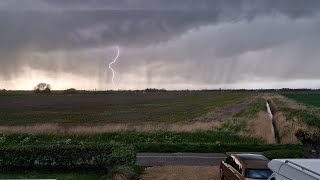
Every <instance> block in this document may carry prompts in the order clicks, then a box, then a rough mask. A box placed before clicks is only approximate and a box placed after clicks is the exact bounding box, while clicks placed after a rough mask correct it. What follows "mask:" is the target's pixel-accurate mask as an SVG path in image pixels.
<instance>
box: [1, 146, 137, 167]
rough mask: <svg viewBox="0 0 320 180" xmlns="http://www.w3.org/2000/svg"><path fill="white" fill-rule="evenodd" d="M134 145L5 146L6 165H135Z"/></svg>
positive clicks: (4, 158)
mask: <svg viewBox="0 0 320 180" xmlns="http://www.w3.org/2000/svg"><path fill="white" fill-rule="evenodd" d="M135 161H136V153H135V150H134V149H133V147H130V146H119V145H103V146H89V145H88V146H80V145H76V146H74V145H62V146H61V145H60V146H58V145H55V146H24V147H22V146H21V147H1V148H0V167H1V168H2V169H33V168H44V169H107V170H110V169H111V168H113V167H114V166H116V165H127V166H133V165H134V164H135Z"/></svg>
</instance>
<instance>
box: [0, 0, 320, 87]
mask: <svg viewBox="0 0 320 180" xmlns="http://www.w3.org/2000/svg"><path fill="white" fill-rule="evenodd" d="M319 32H320V1H319V0H305V1H301V0H281V1H279V0H259V1H257V0H228V1H226V0H68V1H65V0H23V1H21V0H1V1H0V89H12V90H32V89H33V87H34V86H36V85H37V84H38V83H40V82H44V83H49V84H50V85H51V86H52V88H53V89H55V90H63V89H68V88H76V89H85V90H93V89H97V90H108V89H145V88H165V89H216V88H225V89H230V88H232V89H238V88H241V89H243V88H245V89H260V88H320V71H319V69H318V67H320V59H319V57H320V36H319ZM117 46H119V48H120V56H119V58H118V59H117V62H115V63H114V64H112V68H113V69H114V70H115V73H116V74H115V79H114V82H115V84H116V86H117V87H116V88H115V87H113V85H112V81H111V78H112V72H111V70H110V69H109V68H108V64H109V63H110V62H112V61H113V59H114V58H115V56H116V55H117V48H116V47H117Z"/></svg>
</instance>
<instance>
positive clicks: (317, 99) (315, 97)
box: [283, 93, 320, 107]
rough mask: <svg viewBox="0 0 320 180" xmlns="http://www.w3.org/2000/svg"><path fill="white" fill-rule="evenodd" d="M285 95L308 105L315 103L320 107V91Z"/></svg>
mask: <svg viewBox="0 0 320 180" xmlns="http://www.w3.org/2000/svg"><path fill="white" fill-rule="evenodd" d="M283 95H284V96H286V97H288V98H290V99H293V100H296V101H298V102H300V103H304V104H306V105H313V106H316V107H320V94H319V93H315V94H314V93H308V94H306V93H303V94H297V93H295V94H283Z"/></svg>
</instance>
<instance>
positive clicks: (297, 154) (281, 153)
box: [263, 150, 303, 159]
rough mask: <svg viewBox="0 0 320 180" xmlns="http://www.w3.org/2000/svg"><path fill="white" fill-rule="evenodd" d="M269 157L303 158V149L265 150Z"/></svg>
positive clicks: (265, 154)
mask: <svg viewBox="0 0 320 180" xmlns="http://www.w3.org/2000/svg"><path fill="white" fill-rule="evenodd" d="M263 155H264V156H265V157H267V158H268V159H287V158H303V151H301V150H271V151H265V152H263Z"/></svg>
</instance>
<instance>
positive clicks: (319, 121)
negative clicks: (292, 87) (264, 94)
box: [274, 93, 320, 128]
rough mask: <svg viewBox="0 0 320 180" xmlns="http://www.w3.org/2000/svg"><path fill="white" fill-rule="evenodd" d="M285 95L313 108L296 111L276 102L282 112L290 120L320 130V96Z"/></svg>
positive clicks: (304, 94) (305, 94)
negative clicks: (295, 120) (296, 120)
mask: <svg viewBox="0 0 320 180" xmlns="http://www.w3.org/2000/svg"><path fill="white" fill-rule="evenodd" d="M283 95H284V96H286V97H288V98H290V99H293V100H295V101H297V102H299V103H303V104H305V105H311V106H313V107H308V108H306V109H295V108H290V107H288V106H286V105H285V104H284V103H283V102H281V101H279V100H276V101H274V102H275V103H276V104H277V105H278V107H280V110H281V111H283V112H284V114H285V116H286V118H287V119H288V120H293V119H294V118H296V119H298V120H299V121H300V122H301V123H304V124H307V125H308V126H312V127H316V128H320V108H319V107H320V94H311V93H310V94H307V93H303V94H283Z"/></svg>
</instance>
